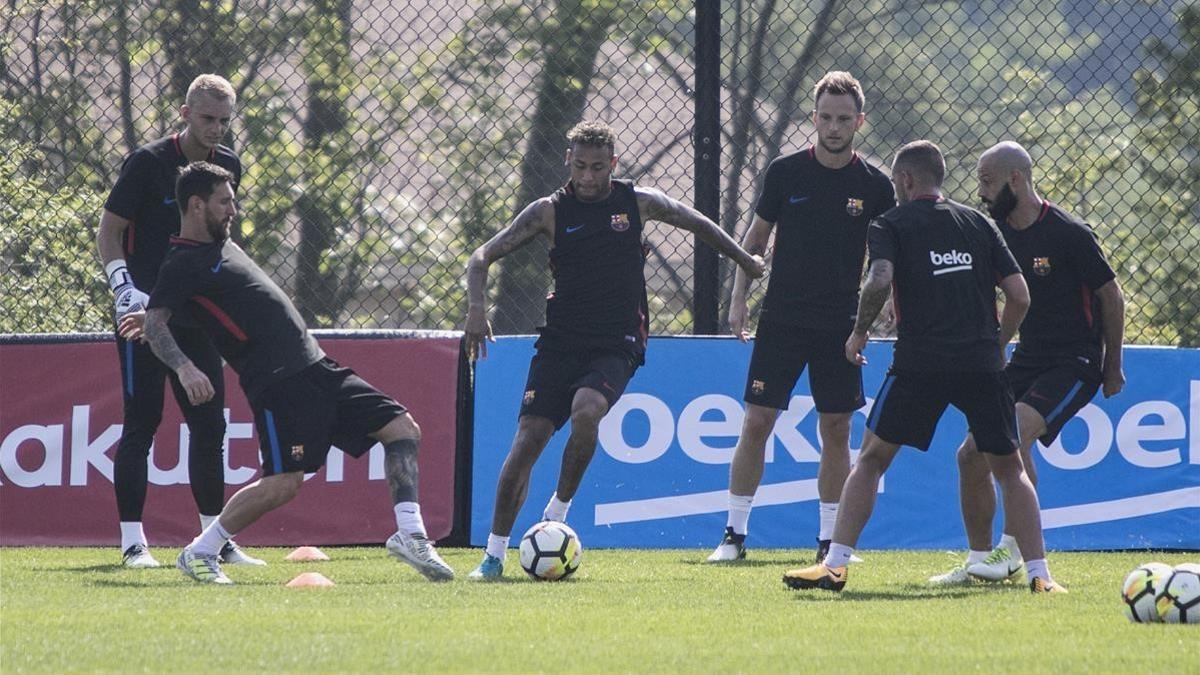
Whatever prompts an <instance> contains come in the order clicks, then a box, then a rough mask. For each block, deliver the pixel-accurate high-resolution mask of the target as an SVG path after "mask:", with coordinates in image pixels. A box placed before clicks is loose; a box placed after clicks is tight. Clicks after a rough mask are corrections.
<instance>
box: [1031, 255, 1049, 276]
mask: <svg viewBox="0 0 1200 675" xmlns="http://www.w3.org/2000/svg"><path fill="white" fill-rule="evenodd" d="M1033 273H1034V274H1036V275H1038V276H1039V277H1044V276H1048V275H1049V274H1050V258H1049V257H1045V258H1034V259H1033Z"/></svg>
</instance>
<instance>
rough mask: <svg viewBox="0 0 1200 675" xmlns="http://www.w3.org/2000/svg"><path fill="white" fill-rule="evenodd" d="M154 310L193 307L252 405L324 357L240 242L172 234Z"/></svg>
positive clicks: (280, 292) (154, 294)
mask: <svg viewBox="0 0 1200 675" xmlns="http://www.w3.org/2000/svg"><path fill="white" fill-rule="evenodd" d="M149 307H150V308H155V307H166V308H168V309H170V310H172V312H177V311H179V310H181V309H184V308H187V309H190V310H191V313H192V315H193V316H194V317H195V318H196V320H197V321H198V322H199V323H200V325H201V326H202V327H203V328H204V329H205V330H206V331H207V332H208V334H209V335H210V336H211V337H212V341H213V344H215V345H216V347H217V349H218V350H219V351H220V352H221V356H223V357H224V358H225V360H226V361H228V362H229V365H230V366H231V367H232V368H233V369H234V370H235V371H236V372H237V374H238V376H239V377H240V378H241V383H242V390H243V391H245V392H246V397H247V398H249V399H251V400H253V398H254V397H255V396H256V395H258V394H259V393H260V392H262V390H263V389H264V388H266V387H267V386H268V385H270V384H272V383H274V382H278V381H279V380H282V379H284V378H286V377H288V376H290V375H294V374H295V373H298V372H300V371H301V370H303V369H304V368H306V367H308V366H309V365H311V364H313V363H316V362H317V361H319V360H320V359H321V358H322V357H324V356H325V353H324V352H323V351H321V348H320V347H319V346H318V345H317V341H316V340H314V339H313V337H312V336H311V335H309V333H308V329H307V328H306V326H305V324H304V319H302V318H301V317H300V313H299V312H297V311H296V308H295V306H294V305H292V301H291V300H289V299H288V297H287V295H286V294H285V293H284V292H283V290H281V289H280V288H279V286H277V285H275V282H273V281H271V279H270V277H268V276H267V275H266V273H265V272H263V271H262V268H260V267H259V266H258V265H256V264H254V261H252V260H250V257H249V256H247V255H246V253H245V251H243V250H242V249H241V247H239V246H238V245H237V244H235V243H233V242H231V241H226V242H224V243H219V242H213V243H201V242H196V241H192V240H190V239H181V238H179V237H172V239H171V250H170V251H169V252H168V253H167V258H166V260H164V261H163V266H162V270H161V271H160V272H159V275H158V283H157V284H156V285H155V286H154V290H153V291H152V292H151V293H150V304H149Z"/></svg>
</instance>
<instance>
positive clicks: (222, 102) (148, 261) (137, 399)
mask: <svg viewBox="0 0 1200 675" xmlns="http://www.w3.org/2000/svg"><path fill="white" fill-rule="evenodd" d="M236 103H237V100H236V94H235V93H234V90H233V87H232V86H230V84H229V82H228V81H227V80H225V78H223V77H220V76H218V75H200V76H199V77H197V78H196V79H195V80H193V81H192V83H191V86H189V87H188V92H187V98H186V99H185V103H184V105H183V107H182V108H180V110H179V114H180V116H181V117H182V118H183V121H184V123H185V127H184V129H183V131H181V132H179V133H176V134H172V135H170V136H167V137H166V138H160V139H158V140H157V141H154V142H152V143H149V144H147V145H143V146H142V147H140V148H138V149H137V150H135V151H134V152H133V154H131V155H129V157H127V158H126V159H125V163H124V165H122V167H121V175H120V177H118V178H117V182H116V184H115V185H114V186H113V188H112V192H110V193H109V196H108V200H107V201H106V202H105V204H104V212H103V214H102V215H101V217H100V227H99V231H98V232H97V235H96V245H97V248H98V249H99V252H100V258H101V260H102V261H103V264H104V271H105V273H106V274H107V276H108V283H109V286H111V287H112V290H113V293H114V295H115V299H116V318H117V320H118V321H119V320H120V319H121V317H122V316H124V315H125V314H127V313H129V312H131V311H138V310H141V309H144V308H145V304H146V300H147V296H146V293H148V292H149V291H150V289H151V288H153V287H154V283H155V280H156V279H157V278H158V269H159V266H161V265H162V261H163V257H164V256H165V255H166V254H167V247H168V243H167V242H168V239H169V238H170V237H171V236H172V235H175V234H178V233H179V209H178V208H177V207H176V205H175V176H176V174H177V173H178V171H179V168H180V167H182V166H185V165H186V164H188V163H189V162H192V161H196V160H206V161H209V162H212V163H213V164H216V165H218V166H221V167H223V168H225V169H226V170H227V171H229V172H230V174H232V176H233V185H234V187H235V188H236V187H237V184H238V182H239V181H240V180H241V175H242V164H241V162H240V161H239V160H238V156H237V155H236V154H234V152H233V151H232V150H230V149H229V148H227V147H225V146H224V145H221V139H222V138H224V137H225V133H226V132H228V131H229V122H230V120H231V119H232V118H233V114H234V105H235V104H236ZM184 321H186V318H185V317H177V320H176V322H173V323H172V326H171V327H172V330H175V331H176V341H177V342H178V343H179V346H180V348H181V349H183V351H184V353H185V354H187V356H188V357H189V358H190V359H191V361H192V362H193V363H195V364H196V367H197V368H200V369H201V370H202V371H203V372H204V374H205V375H206V376H207V377H208V379H209V381H210V382H211V383H212V385H213V396H212V397H211V398H209V399H208V400H207V401H205V402H204V403H201V404H193V403H191V402H189V400H188V397H187V394H186V392H184V390H183V389H182V388H181V386H180V384H179V380H178V378H176V377H175V375H174V373H172V372H171V370H170V369H169V368H167V367H166V366H164V365H163V364H162V362H161V361H159V360H158V359H157V358H156V357H155V356H154V354H153V353H152V352H151V350H150V348H149V347H148V346H147V345H145V344H143V343H139V342H136V341H130V340H126V339H125V338H123V337H121V336H120V335H119V334H118V335H117V355H118V358H119V359H120V363H121V392H122V394H123V397H122V400H123V402H124V408H125V413H124V424H123V426H122V429H121V439H120V441H119V442H118V444H117V453H116V458H115V460H114V462H113V487H114V489H115V490H116V494H117V513H118V516H119V517H120V522H121V551H122V562H123V564H124V565H125V566H126V567H134V568H142V567H158V566H159V563H158V561H157V560H155V559H154V557H153V556H152V555H151V554H150V548H149V546H148V545H147V542H146V534H145V532H144V531H143V529H142V512H143V509H144V507H145V503H146V485H147V462H148V458H149V454H150V446H151V444H152V443H153V442H154V433H155V431H156V430H157V429H158V425H159V422H161V421H162V407H163V382H164V380H166V379H167V378H170V382H171V390H172V391H173V392H174V394H175V400H176V401H177V402H178V403H179V408H180V410H181V411H182V412H183V417H184V420H186V421H187V425H188V439H189V440H188V448H187V458H188V482H189V483H190V484H191V488H192V497H193V498H194V499H195V500H196V507H197V509H198V510H199V512H200V529H202V530H203V529H204V528H205V527H207V526H208V525H209V524H211V523H212V521H213V520H215V519H216V517H217V514H218V513H220V512H221V504H222V503H223V502H224V501H225V467H224V461H223V457H222V452H223V446H224V440H225V384H224V380H223V379H222V374H221V367H222V366H221V357H220V355H219V354H218V353H217V351H216V349H215V348H214V347H213V345H212V342H211V341H209V339H208V338H207V337H205V336H204V335H203V334H201V333H199V332H197V331H191V330H183V329H179V326H180V325H181V324H182V322H184ZM180 452H183V449H182V448H180ZM221 558H222V559H223V560H224V561H225V562H227V563H230V564H251V565H265V564H266V563H264V562H263V561H262V560H259V559H257V558H252V557H250V556H249V555H247V554H246V553H244V552H243V551H242V550H241V549H239V548H238V546H237V544H235V543H234V542H233V541H232V540H231V541H229V542H227V543H226V545H225V548H224V549H223V550H222V551H221Z"/></svg>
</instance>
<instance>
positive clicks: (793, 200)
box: [788, 197, 808, 204]
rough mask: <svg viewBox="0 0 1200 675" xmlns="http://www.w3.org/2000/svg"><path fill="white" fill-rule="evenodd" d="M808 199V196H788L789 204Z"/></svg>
mask: <svg viewBox="0 0 1200 675" xmlns="http://www.w3.org/2000/svg"><path fill="white" fill-rule="evenodd" d="M806 201H808V197H788V203H789V204H800V203H802V202H806Z"/></svg>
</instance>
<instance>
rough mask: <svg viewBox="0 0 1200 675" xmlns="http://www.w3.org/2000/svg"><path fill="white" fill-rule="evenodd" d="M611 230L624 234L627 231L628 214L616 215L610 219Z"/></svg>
mask: <svg viewBox="0 0 1200 675" xmlns="http://www.w3.org/2000/svg"><path fill="white" fill-rule="evenodd" d="M612 229H614V230H616V231H617V232H624V231H625V230H628V229H629V214H627V213H616V214H613V217H612Z"/></svg>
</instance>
